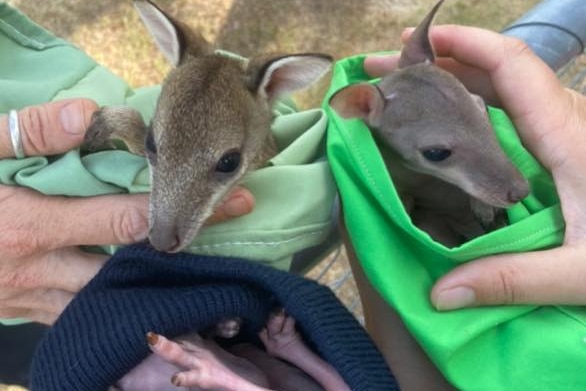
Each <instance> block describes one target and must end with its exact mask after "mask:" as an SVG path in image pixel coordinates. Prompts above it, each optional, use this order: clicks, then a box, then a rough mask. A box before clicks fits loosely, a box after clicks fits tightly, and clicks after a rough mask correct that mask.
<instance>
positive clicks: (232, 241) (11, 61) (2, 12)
mask: <svg viewBox="0 0 586 391" xmlns="http://www.w3.org/2000/svg"><path fill="white" fill-rule="evenodd" d="M159 90H160V89H159V87H158V86H155V87H149V88H141V89H137V90H133V89H131V88H130V87H129V86H128V85H127V84H126V83H125V82H124V81H123V80H121V79H120V78H118V77H117V76H115V75H114V74H112V73H111V72H110V71H108V70H107V69H106V68H104V67H102V66H100V65H99V64H97V63H96V62H95V61H94V60H93V59H91V58H90V57H88V56H87V55H86V54H85V53H83V52H82V51H81V50H79V49H78V48H76V47H74V46H73V45H71V44H70V43H68V42H66V41H64V40H62V39H59V38H56V37H55V36H53V35H52V34H50V33H49V32H47V31H45V30H44V29H42V28H41V27H39V26H37V25H36V24H34V23H33V22H32V21H30V20H29V19H28V18H26V17H25V16H24V15H22V14H21V13H20V12H18V11H17V10H15V9H13V8H11V7H9V6H8V5H7V4H5V3H0V113H7V112H8V111H9V110H10V109H19V108H22V107H25V106H28V105H33V104H39V103H43V102H48V101H53V100H59V99H65V98H73V97H86V98H92V99H94V100H96V101H97V102H98V104H100V105H129V106H132V107H134V108H136V109H138V110H139V111H140V112H141V113H142V115H143V117H144V118H145V119H146V120H149V119H150V118H151V116H152V114H153V111H154V108H155V102H156V99H157V97H158V93H159ZM275 115H276V118H275V121H274V122H273V126H272V129H273V133H274V135H275V138H276V140H277V144H278V147H279V149H280V153H279V154H278V155H277V156H275V157H274V158H273V159H271V161H270V164H269V165H268V166H267V167H265V168H262V169H259V170H257V171H255V172H253V173H251V174H250V175H249V176H247V178H246V179H245V183H244V186H246V187H247V188H248V189H250V190H251V191H252V193H253V194H254V196H255V199H256V206H255V208H254V211H253V212H252V213H250V214H249V215H246V216H243V217H240V218H237V219H233V220H231V221H228V222H225V223H221V224H216V225H214V226H210V227H206V228H205V229H203V231H202V232H201V234H200V235H199V236H198V238H197V239H196V240H195V241H194V242H193V243H192V245H191V246H190V247H189V248H188V251H191V252H194V253H198V254H206V255H223V256H237V257H244V258H249V259H254V260H259V261H261V262H264V263H266V264H269V265H271V266H273V267H276V268H279V269H284V270H287V269H289V266H290V263H291V260H292V258H293V256H294V255H295V254H296V253H298V252H299V251H302V250H304V249H307V248H310V247H313V246H317V245H319V244H321V243H322V242H323V241H324V240H325V239H327V238H328V237H329V236H330V235H331V233H332V230H333V224H332V222H331V210H332V204H333V200H334V197H335V194H336V188H335V184H334V182H333V178H332V176H331V172H330V168H329V164H328V162H327V160H326V158H325V134H326V127H327V118H326V116H325V113H324V112H323V111H322V110H321V109H315V110H308V111H303V112H296V110H295V108H294V107H293V106H292V105H290V104H288V103H286V102H282V103H280V104H278V105H277V107H276V108H275ZM0 183H1V184H7V185H18V186H26V187H29V188H32V189H35V190H38V191H40V192H42V193H45V194H59V195H66V196H93V195H101V194H115V193H137V192H147V191H149V173H148V167H147V163H146V160H145V159H144V158H142V157H139V156H135V155H132V154H130V153H128V152H125V151H121V150H117V151H104V152H98V153H92V154H87V155H80V151H79V150H73V151H71V152H68V153H66V154H64V155H62V156H56V157H31V158H25V159H21V160H15V159H4V160H0ZM104 250H105V251H108V252H110V253H111V252H113V251H114V250H115V248H114V247H108V248H104Z"/></svg>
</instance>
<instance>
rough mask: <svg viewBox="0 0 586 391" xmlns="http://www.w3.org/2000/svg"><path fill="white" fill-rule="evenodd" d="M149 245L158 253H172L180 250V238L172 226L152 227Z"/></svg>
mask: <svg viewBox="0 0 586 391" xmlns="http://www.w3.org/2000/svg"><path fill="white" fill-rule="evenodd" d="M149 241H150V242H151V245H152V246H153V247H154V248H156V249H157V250H159V251H163V252H169V253H174V252H178V251H180V250H181V249H182V246H181V237H180V235H179V232H178V230H177V229H176V228H175V227H174V226H172V225H161V224H159V225H153V227H151V229H150V231H149Z"/></svg>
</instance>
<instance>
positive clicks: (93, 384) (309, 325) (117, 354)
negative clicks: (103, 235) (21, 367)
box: [31, 245, 399, 391]
mask: <svg viewBox="0 0 586 391" xmlns="http://www.w3.org/2000/svg"><path fill="white" fill-rule="evenodd" d="M277 304H279V305H281V306H283V307H284V308H285V309H286V311H287V313H288V314H289V315H291V316H292V317H293V318H295V320H296V324H297V327H298V329H299V331H300V332H301V334H302V335H303V337H304V339H305V341H306V342H307V343H308V344H309V345H310V347H312V348H313V349H314V350H315V351H316V352H318V353H319V354H320V355H321V356H322V357H323V358H324V359H325V360H326V361H328V362H329V363H330V364H332V365H333V366H334V367H335V368H336V369H337V370H338V372H339V373H340V375H341V376H342V377H343V378H344V380H345V381H346V383H347V384H348V385H349V386H350V388H351V389H352V390H354V391H393V390H398V389H399V388H398V386H397V385H396V382H395V379H394V377H393V375H392V374H391V372H390V370H389V368H388V366H387V365H386V362H385V361H384V359H383V357H382V355H381V354H380V352H379V351H378V350H377V349H376V347H375V346H374V344H373V342H372V341H371V339H370V338H369V337H368V335H367V334H366V332H365V331H364V329H363V328H362V326H361V325H360V324H359V323H358V322H357V321H356V320H355V319H354V317H353V316H352V314H351V313H350V312H349V311H348V310H347V309H346V308H345V307H344V306H343V305H342V304H341V303H340V302H339V300H338V299H337V298H336V297H335V296H334V294H333V293H332V291H331V290H330V289H329V288H327V287H324V286H322V285H320V284H318V283H316V282H314V281H311V280H308V279H306V278H303V277H299V276H295V275H292V274H290V273H286V272H282V271H279V270H275V269H273V268H270V267H268V266H264V265H261V264H259V263H255V262H250V261H246V260H240V259H230V258H221V257H202V256H195V255H189V254H163V253H159V252H156V251H154V250H153V249H151V248H150V247H147V246H145V245H135V246H130V247H127V248H123V249H121V250H119V251H118V252H117V253H116V254H115V255H114V256H113V257H112V259H110V260H109V261H108V263H107V264H106V265H105V266H104V268H103V269H102V270H101V271H100V273H98V275H97V276H96V277H95V278H94V279H93V280H92V281H91V282H90V283H89V284H88V285H87V286H86V287H85V288H84V289H83V290H82V291H81V292H80V293H79V295H78V296H77V297H76V298H75V299H74V300H73V301H72V303H71V304H70V305H69V306H68V307H67V308H66V310H65V311H64V312H63V314H62V316H61V317H60V318H59V319H58V321H57V322H56V323H55V325H54V326H53V327H52V328H51V329H50V330H49V331H48V333H47V335H46V336H45V338H44V339H43V341H42V342H41V344H40V345H39V348H38V350H37V352H36V354H35V357H34V360H33V364H32V373H31V381H32V384H31V389H32V391H105V390H107V389H108V387H109V386H111V385H112V384H114V383H115V382H116V381H117V380H118V379H120V378H121V377H122V376H123V375H125V374H126V373H128V372H129V371H130V370H131V369H132V368H133V367H135V366H136V365H138V364H139V363H140V362H141V361H142V360H143V359H144V358H145V357H147V355H148V354H150V351H149V349H148V346H147V344H146V340H145V334H146V333H147V332H148V331H155V332H157V333H160V334H163V335H165V336H167V337H171V338H173V337H177V336H179V335H181V334H185V333H187V332H191V331H194V330H197V331H202V330H205V329H207V328H208V327H211V326H213V325H215V324H217V323H218V321H220V320H222V319H225V318H227V317H235V316H239V317H240V318H242V319H243V320H244V322H243V325H242V330H241V332H240V338H244V339H249V340H251V341H254V340H255V339H256V333H257V332H258V331H259V330H260V329H261V328H262V327H263V326H264V323H265V321H266V319H267V317H268V315H269V313H270V311H271V310H272V309H273V308H274V306H275V305H277Z"/></svg>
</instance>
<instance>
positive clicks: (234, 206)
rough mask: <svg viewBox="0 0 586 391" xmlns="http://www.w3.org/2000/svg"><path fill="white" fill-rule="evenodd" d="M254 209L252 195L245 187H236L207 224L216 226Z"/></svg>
mask: <svg viewBox="0 0 586 391" xmlns="http://www.w3.org/2000/svg"><path fill="white" fill-rule="evenodd" d="M252 209H254V196H253V195H252V193H251V192H250V191H249V190H247V189H245V188H243V187H236V188H235V189H234V190H232V192H230V194H229V195H228V197H227V198H226V199H224V201H223V202H222V203H221V204H220V205H219V206H218V207H217V208H216V210H215V211H214V214H213V215H212V216H211V217H210V218H209V219H208V221H207V223H206V224H207V225H211V224H216V223H220V222H222V221H226V220H229V219H232V218H235V217H239V216H242V215H245V214H248V213H250V212H252Z"/></svg>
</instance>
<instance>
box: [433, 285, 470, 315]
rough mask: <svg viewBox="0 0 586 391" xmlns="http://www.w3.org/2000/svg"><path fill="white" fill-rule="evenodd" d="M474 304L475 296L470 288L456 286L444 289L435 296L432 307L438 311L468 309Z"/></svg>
mask: <svg viewBox="0 0 586 391" xmlns="http://www.w3.org/2000/svg"><path fill="white" fill-rule="evenodd" d="M475 302H476V294H475V293H474V291H473V290H472V289H470V288H466V287H463V286H458V287H455V288H450V289H446V290H444V291H442V292H440V293H439V294H438V295H437V298H436V299H435V300H434V306H435V308H437V309H438V310H440V311H447V310H455V309H458V308H463V307H469V306H470V305H472V304H474V303H475Z"/></svg>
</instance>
